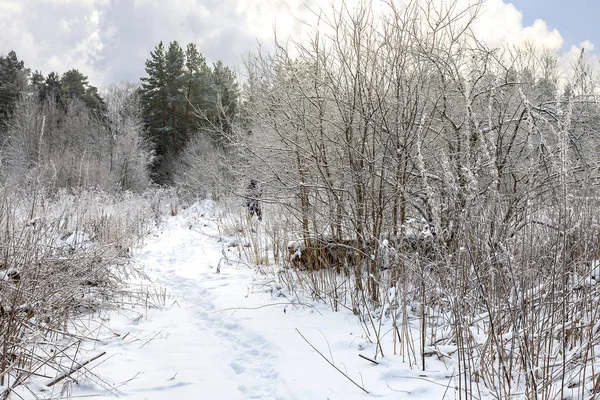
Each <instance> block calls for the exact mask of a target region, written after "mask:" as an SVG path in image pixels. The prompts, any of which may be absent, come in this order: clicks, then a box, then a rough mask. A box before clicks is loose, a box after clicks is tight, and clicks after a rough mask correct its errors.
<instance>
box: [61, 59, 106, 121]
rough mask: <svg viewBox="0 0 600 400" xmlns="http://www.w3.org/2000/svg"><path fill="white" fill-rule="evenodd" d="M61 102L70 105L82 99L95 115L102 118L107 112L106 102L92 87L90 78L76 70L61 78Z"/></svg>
mask: <svg viewBox="0 0 600 400" xmlns="http://www.w3.org/2000/svg"><path fill="white" fill-rule="evenodd" d="M60 86H61V100H62V102H63V104H68V103H69V101H71V100H73V99H80V100H82V101H83V102H84V104H85V105H86V106H87V108H88V109H89V110H90V111H92V113H93V114H95V115H96V116H98V117H100V116H102V115H103V114H105V112H106V105H105V104H104V100H103V99H102V97H100V94H99V93H98V89H97V88H96V87H95V86H92V85H90V83H89V81H88V77H87V76H85V75H83V74H82V73H81V72H79V71H78V70H76V69H71V70H69V71H67V72H65V73H64V74H63V75H62V77H61V78H60Z"/></svg>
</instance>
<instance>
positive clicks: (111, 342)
mask: <svg viewBox="0 0 600 400" xmlns="http://www.w3.org/2000/svg"><path fill="white" fill-rule="evenodd" d="M217 221H218V219H217V207H216V206H215V205H214V204H213V203H212V202H208V201H207V202H203V203H201V204H195V205H194V206H192V207H189V208H188V209H186V210H182V211H181V212H180V213H179V214H178V215H176V216H174V217H171V218H170V219H169V220H168V221H167V222H166V223H165V224H164V225H162V226H161V227H160V228H159V229H158V230H156V232H154V234H153V235H152V236H151V237H149V238H147V239H146V242H145V244H144V245H143V246H142V247H141V248H139V249H137V250H135V251H134V252H133V261H134V262H135V263H136V264H137V265H138V266H139V267H140V268H143V270H144V271H145V272H146V273H147V274H148V276H149V277H150V278H151V279H152V280H153V282H154V286H152V287H147V286H145V287H144V288H145V290H146V306H142V307H140V306H139V305H138V306H129V305H125V306H124V307H123V308H122V309H120V310H113V311H111V312H110V313H108V314H106V315H105V316H104V317H103V318H102V319H100V320H98V318H95V319H91V320H90V321H89V323H90V324H98V331H97V332H98V334H97V337H96V340H88V341H85V342H83V344H82V345H81V350H80V351H81V356H80V359H81V360H84V359H89V358H91V357H93V356H94V355H97V354H101V353H102V352H106V355H104V356H102V357H100V358H99V359H98V360H96V361H94V362H91V363H90V364H89V365H88V366H86V368H83V369H82V370H81V372H78V373H76V374H73V375H72V377H73V379H74V380H75V381H74V382H70V383H68V384H67V392H68V393H70V394H71V395H72V396H73V397H77V396H93V397H94V398H96V399H109V398H110V399H112V398H115V396H118V397H121V398H127V399H200V398H202V399H303V400H304V399H343V400H352V399H365V398H371V397H374V398H384V399H404V398H406V399H408V398H410V399H421V398H422V399H441V398H444V396H446V397H448V398H453V397H454V394H455V393H454V391H453V390H452V387H453V385H454V383H453V379H452V368H451V361H450V362H449V361H448V359H447V357H449V356H448V354H449V353H450V354H451V353H452V352H453V351H454V350H455V348H454V347H452V346H447V347H439V348H438V349H437V350H434V349H432V353H435V354H434V355H433V356H431V357H428V358H427V365H426V367H427V368H426V371H425V372H424V371H422V368H421V366H420V365H417V364H418V363H420V361H418V362H417V361H415V360H414V359H412V361H411V362H412V364H413V368H412V369H411V365H409V360H408V358H407V357H403V356H402V355H393V350H392V348H391V346H389V344H386V345H385V346H384V350H385V352H386V353H387V354H386V356H385V357H383V358H381V357H377V360H376V361H377V362H378V364H375V363H372V362H370V361H368V360H366V359H364V358H361V357H359V355H362V356H364V357H366V358H368V359H373V358H374V355H375V349H376V347H375V344H373V343H371V342H369V340H367V337H366V335H365V332H364V328H363V326H362V325H361V324H360V322H359V320H358V318H357V316H355V315H354V314H353V313H352V312H351V311H349V310H342V311H338V312H333V311H332V310H331V309H330V308H329V307H328V306H327V305H325V304H322V303H316V302H313V301H311V300H310V299H309V298H308V297H304V296H303V294H301V293H300V294H298V293H296V294H295V295H294V294H291V293H288V292H287V291H286V290H285V289H283V288H282V287H281V286H279V284H278V282H277V278H276V277H277V274H276V269H272V267H267V266H254V265H248V264H246V263H245V262H244V260H243V259H241V260H240V259H239V258H238V254H239V252H238V250H237V249H236V247H235V246H234V245H232V240H231V238H228V237H225V236H224V235H221V234H219V229H218V226H217ZM80 239H83V240H80ZM75 242H77V243H82V242H85V239H84V238H82V237H81V238H78V239H77V240H76V241H75ZM273 268H276V267H273ZM140 285H143V283H140ZM140 289H142V287H140ZM140 292H143V291H142V290H140ZM383 329H389V327H387V325H385V324H384V326H383ZM391 335H392V333H391V331H389V332H388V333H387V334H386V335H384V338H385V340H386V343H388V342H389V343H391V342H392V341H391V340H390V336H391ZM303 336H304V337H305V338H306V340H307V341H308V342H310V344H309V343H307V341H305V339H304V338H303ZM413 339H414V343H413V346H415V347H417V348H418V346H419V338H418V336H417V335H416V334H413ZM311 345H312V346H314V347H315V348H316V349H318V350H319V352H321V353H322V355H323V356H325V357H326V358H327V359H328V360H329V361H330V362H332V363H333V364H334V365H335V366H336V367H337V368H339V369H340V370H341V371H343V372H344V373H345V374H347V375H348V377H349V378H350V379H352V380H353V381H354V382H356V384H358V385H360V386H363V387H364V388H365V389H366V390H367V391H368V392H369V394H367V393H365V392H364V391H363V390H361V389H360V388H359V387H357V386H356V385H355V384H354V383H352V382H351V381H350V380H349V379H348V378H346V377H345V376H344V375H342V374H341V373H340V372H338V371H337V370H336V369H335V368H334V367H332V366H331V365H330V364H329V363H328V362H327V361H326V360H325V359H323V357H322V356H321V355H319V354H318V353H317V352H316V351H315V350H314V349H313V348H312V347H311ZM436 354H437V356H436ZM440 356H441V357H440ZM438 357H440V358H441V360H440V359H439V358H438ZM403 359H404V360H403ZM87 367H89V369H87ZM448 386H450V387H448ZM43 387H44V386H43V385H41V384H40V385H39V387H38V388H37V389H38V391H37V395H38V396H39V397H40V398H50V397H52V396H57V395H58V394H59V393H60V392H61V391H63V392H64V390H65V386H62V385H56V386H53V387H52V388H47V387H46V388H45V391H41V390H42V388H43Z"/></svg>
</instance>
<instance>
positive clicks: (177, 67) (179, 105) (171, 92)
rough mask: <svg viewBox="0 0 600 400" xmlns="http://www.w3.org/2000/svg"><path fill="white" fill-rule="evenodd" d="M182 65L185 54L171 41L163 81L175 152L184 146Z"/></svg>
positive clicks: (183, 64) (177, 44) (175, 42)
mask: <svg viewBox="0 0 600 400" xmlns="http://www.w3.org/2000/svg"><path fill="white" fill-rule="evenodd" d="M184 66H185V55H184V53H183V49H182V48H181V46H179V43H177V41H174V42H171V43H170V44H169V49H168V50H167V55H166V59H165V83H166V90H167V99H168V107H169V119H170V134H171V142H172V148H171V150H172V151H173V152H174V153H177V152H178V151H179V150H181V149H182V148H183V146H184V143H183V139H182V135H181V132H183V124H182V123H180V119H181V118H180V117H181V116H182V115H183V105H184V104H185V95H184V84H185V81H184V69H183V68H184Z"/></svg>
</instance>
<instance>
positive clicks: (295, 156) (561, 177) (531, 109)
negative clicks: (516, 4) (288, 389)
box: [0, 0, 600, 400]
mask: <svg viewBox="0 0 600 400" xmlns="http://www.w3.org/2000/svg"><path fill="white" fill-rule="evenodd" d="M378 4H379V3H378ZM380 8H381V9H380V10H379V9H378V11H374V8H372V7H371V6H370V5H368V4H366V3H365V4H363V5H360V6H357V7H349V6H347V5H342V7H341V8H336V9H334V10H329V11H328V12H324V13H323V14H322V16H321V17H320V18H319V24H318V25H316V26H315V27H314V28H313V29H312V32H311V34H310V36H307V37H302V38H295V39H294V40H290V41H286V42H282V41H280V40H278V38H274V41H275V43H276V46H275V50H274V51H266V50H264V49H262V48H261V47H260V46H259V47H257V50H256V51H255V52H254V53H252V54H248V55H245V56H244V66H243V68H242V69H241V70H240V71H235V70H234V69H233V68H232V67H230V66H227V65H225V64H224V63H222V62H220V61H217V62H214V63H209V62H207V60H206V59H205V58H204V56H203V55H202V53H201V52H202V49H200V48H198V47H197V46H196V45H195V44H194V43H189V44H187V43H186V44H184V43H178V42H177V41H175V40H172V41H169V40H170V38H165V42H160V43H158V44H156V46H155V47H154V48H153V49H147V51H148V58H147V60H146V64H145V71H146V75H145V76H142V77H140V81H139V82H137V83H123V84H119V85H113V86H110V87H106V88H100V89H99V88H97V87H95V86H94V85H93V82H89V80H88V77H86V76H85V75H84V74H83V73H81V72H80V71H78V70H77V69H72V70H69V71H56V72H49V73H47V74H45V73H44V72H42V71H38V70H35V69H34V68H35V67H36V66H30V65H26V64H25V63H24V62H23V61H22V60H20V59H19V57H18V54H16V53H15V52H14V51H11V52H9V53H7V54H4V55H0V143H1V146H0V251H1V254H0V349H1V355H0V390H1V394H0V398H2V399H9V398H10V399H12V398H15V399H16V398H44V399H46V398H68V397H69V396H73V398H76V397H77V396H76V394H77V393H80V392H78V390H80V389H78V387H84V388H86V387H87V388H88V389H89V387H90V385H92V386H93V385H96V386H95V387H96V388H98V387H99V388H101V389H102V390H106V391H108V392H109V394H111V395H112V397H115V396H117V394H118V392H117V391H116V390H117V389H116V388H115V387H113V386H111V385H110V384H109V383H107V382H108V381H104V380H103V379H102V373H101V372H98V371H99V370H96V369H94V368H92V367H91V366H92V365H93V363H94V362H97V361H95V359H93V357H92V356H93V355H94V354H95V353H99V351H98V350H96V351H95V352H94V351H91V352H88V353H84V352H83V350H81V349H80V347H81V346H83V345H82V344H81V343H83V342H84V341H86V340H88V341H89V340H92V341H94V340H96V341H98V342H100V339H98V337H99V336H100V334H99V333H97V332H99V331H98V329H100V328H99V325H98V324H96V323H95V322H94V321H98V320H102V321H104V320H105V319H102V318H103V316H105V315H108V314H107V313H117V314H118V313H121V315H123V314H122V313H124V311H123V310H124V309H127V310H131V309H135V310H142V311H140V315H141V316H142V317H143V316H144V315H146V313H148V309H149V308H150V309H157V310H160V309H167V311H166V312H170V311H169V307H171V306H173V304H175V303H176V302H178V301H179V300H180V299H178V298H177V296H175V294H173V293H171V290H170V289H168V288H169V286H168V284H167V283H165V282H162V281H160V280H159V279H154V278H155V277H153V275H152V271H146V270H144V268H142V267H140V264H139V263H137V262H136V261H135V260H137V258H136V257H140V248H143V246H144V245H145V244H147V243H148V241H149V240H151V238H152V237H154V236H153V235H158V233H157V232H167V231H168V228H167V227H168V226H171V225H169V223H170V222H169V221H179V222H178V223H180V224H181V227H180V228H181V229H182V232H186V231H187V232H188V233H189V234H192V233H193V231H194V230H195V229H200V230H202V231H203V232H204V230H205V229H208V228H206V227H207V226H209V225H210V223H213V222H214V224H215V225H214V231H212V230H211V231H210V232H211V235H215V237H218V240H217V239H215V242H214V243H213V245H214V246H213V247H214V248H215V249H217V250H216V251H217V253H218V254H217V256H216V259H215V261H214V263H213V264H214V265H213V264H211V265H212V266H211V268H213V267H214V268H213V269H212V270H211V271H210V273H208V272H207V277H208V278H206V279H209V278H210V279H214V278H211V277H214V276H216V274H220V276H221V277H224V276H225V275H224V274H226V273H230V272H227V271H237V270H239V271H243V272H239V273H243V274H246V273H247V274H246V275H244V277H245V278H244V279H249V280H252V281H253V282H255V283H256V282H257V280H259V281H258V282H262V283H260V285H259V284H256V285H255V286H252V288H253V289H248V293H250V292H252V290H254V288H255V287H256V286H257V285H258V286H260V290H259V291H260V293H262V294H264V293H266V292H268V293H269V298H275V300H273V301H276V302H275V303H273V306H279V305H281V304H282V302H283V303H285V304H288V305H289V306H285V307H286V308H282V309H283V312H280V313H277V314H269V321H270V323H273V324H275V325H280V324H281V320H279V318H284V317H285V318H288V315H289V314H293V313H296V314H300V313H302V312H306V313H308V312H309V311H311V310H313V311H314V310H321V311H320V312H323V313H325V312H328V313H330V314H327V315H331V316H332V317H331V324H334V323H335V321H341V319H338V318H337V317H336V316H337V315H344V318H345V319H346V320H348V321H350V320H351V321H353V323H354V324H355V325H356V326H357V327H358V328H356V329H355V330H354V331H353V334H354V335H356V338H357V339H356V340H360V342H361V343H362V344H360V345H359V347H360V357H362V358H361V359H359V357H358V350H356V349H354V350H353V348H352V346H350V345H349V346H350V347H351V348H350V349H344V351H345V352H348V353H349V354H350V356H349V357H352V362H353V363H355V364H348V363H346V364H345V365H344V366H343V367H342V366H340V363H339V358H338V359H337V361H338V362H337V363H336V362H335V361H334V359H335V357H336V346H331V347H329V348H328V347H327V346H328V345H327V344H326V345H325V347H322V348H321V352H322V353H323V354H321V352H320V353H319V354H320V355H319V354H316V353H315V352H314V351H313V349H315V347H312V348H311V347H310V346H313V345H314V344H315V341H318V340H320V341H323V337H324V336H321V335H323V333H321V334H317V336H313V338H312V339H308V340H307V338H305V337H304V336H303V335H302V333H300V332H301V331H303V327H301V326H296V327H295V330H294V329H292V330H291V331H290V332H288V333H282V334H281V335H282V337H283V335H289V336H294V337H296V338H297V339H299V340H300V342H299V343H300V345H301V346H306V348H305V349H303V353H302V354H316V357H315V358H313V359H312V361H311V364H310V366H309V368H314V366H313V364H315V365H319V367H318V368H322V369H323V370H326V371H328V373H331V374H335V375H337V376H340V377H341V378H342V379H343V380H345V383H340V385H343V386H344V390H348V391H349V392H351V393H352V395H353V396H358V397H356V398H368V397H370V395H371V394H373V393H375V394H377V393H378V394H379V397H382V398H448V399H511V398H515V399H517V398H518V399H544V400H546V399H547V400H550V399H571V398H573V399H591V398H595V396H596V395H597V393H598V392H599V391H600V371H599V370H598V368H599V365H600V347H599V346H600V324H598V317H599V315H600V285H598V284H597V282H598V280H600V261H599V260H600V214H599V213H598V210H599V207H600V191H599V193H596V188H597V186H596V185H597V184H598V183H599V179H600V158H599V157H598V152H599V151H600V136H598V134H599V132H600V131H599V129H600V103H599V102H598V101H597V98H596V96H597V95H598V93H599V91H600V80H599V79H598V78H599V76H598V75H597V67H598V60H594V59H593V58H592V57H590V56H588V54H587V53H586V52H585V50H582V51H581V52H580V54H578V57H576V58H575V59H574V60H572V62H570V64H569V65H568V66H567V67H565V66H564V65H562V63H561V60H560V57H559V54H557V52H555V51H551V50H548V49H545V48H541V47H538V46H536V44H535V43H528V44H526V45H523V46H520V47H516V46H504V47H490V46H488V45H487V44H486V43H484V42H482V41H481V40H479V39H478V37H477V36H476V35H475V34H474V32H473V29H472V27H473V24H474V23H476V21H477V19H478V17H479V13H480V7H479V3H475V4H473V5H471V6H467V7H463V8H461V7H460V6H459V4H458V2H455V3H451V4H446V5H443V4H442V3H441V2H439V1H435V0H426V1H421V0H419V1H417V0H414V1H409V2H407V3H405V4H403V5H397V4H395V3H394V2H381V4H380ZM168 41H169V43H168V44H167V42H168ZM46 72H48V71H46ZM250 182H254V183H253V184H252V187H251V189H252V190H248V185H249V183H250ZM209 209H210V212H211V213H214V214H211V215H213V219H212V220H210V221H212V222H198V221H204V220H202V218H209V214H208V213H209V211H207V210H209ZM257 210H259V211H258V217H261V218H260V220H259V218H257V215H249V211H250V212H251V213H252V214H256V211H257ZM177 218H179V219H177ZM206 221H209V220H208V219H207V220H206ZM196 223H197V225H194V224H196ZM171 224H173V222H171ZM207 224H209V225H207ZM169 229H170V228H169ZM182 235H183V233H182ZM207 235H208V234H207ZM206 237H207V238H208V237H209V236H206ZM206 240H209V239H206ZM206 243H208V242H206ZM211 243H212V242H211ZM206 246H208V244H207V245H206ZM206 251H207V252H208V250H206ZM141 254H142V255H147V254H146V253H144V252H143V251H142V252H141ZM206 254H208V253H206ZM166 257H167V256H165V259H166ZM173 257H176V256H173ZM200 257H202V256H200ZM206 257H208V256H206ZM188 261H189V260H188ZM156 268H159V267H158V266H157V267H156ZM166 276H167V281H168V279H171V282H174V278H172V277H171V278H169V276H170V275H169V274H167V275H166ZM223 279H224V281H227V280H226V279H225V278H223ZM232 279H233V278H232ZM244 285H246V286H244V288H246V287H248V285H250V284H248V283H244ZM265 288H267V289H265ZM167 289H168V290H167ZM174 290H175V289H174ZM244 290H245V289H243V290H242V291H244ZM257 290H258V289H257ZM182 293H183V292H182ZM244 294H246V297H248V294H247V293H242V294H241V298H242V299H243V298H244ZM183 297H184V296H183V295H182V298H183ZM250 297H252V296H250ZM222 304H225V305H226V306H227V307H229V308H236V307H238V308H240V309H243V307H242V305H241V304H242V303H234V302H233V301H232V300H231V297H230V298H229V300H227V299H225V300H223V303H222ZM175 307H177V306H175ZM224 307H225V306H223V308H224ZM248 307H250V306H248ZM252 307H254V308H257V309H261V310H263V308H262V307H263V304H259V303H256V304H253V305H252ZM281 307H284V306H281ZM229 308H228V309H229ZM267 308H269V309H271V308H274V307H267ZM313 311H311V312H313ZM127 312H132V311H127ZM211 312H212V311H211ZM230 314H231V313H230ZM296 314H294V315H296ZM111 315H112V314H111ZM126 315H129V314H126ZM206 315H208V316H211V315H213V314H211V313H208V312H207V314H206ZM228 315H229V314H228ZM257 315H258V314H249V317H248V318H259V317H258V316H257ZM303 315H304V314H303ZM237 316H238V314H232V318H236V317H237ZM207 318H209V317H207ZM210 318H216V317H210ZM274 318H277V319H275V320H273V319H274ZM142 319H143V318H142ZM209 321H212V323H213V324H214V323H216V320H215V319H209ZM219 321H220V320H219ZM236 321H237V320H236ZM240 323H241V322H240ZM100 325H102V326H104V325H105V323H104V322H103V323H102V324H100ZM224 326H226V325H224ZM327 326H328V325H327V321H325V322H324V323H323V325H322V328H323V329H327ZM255 329H259V328H258V327H256V328H255ZM304 329H306V328H304ZM296 331H298V332H297V333H296ZM328 332H332V331H328ZM298 333H300V335H298ZM346 334H347V333H346ZM115 335H116V334H115ZM265 335H267V334H265ZM334 335H335V333H330V335H329V336H328V338H327V339H329V340H331V341H332V342H335V341H336V340H337V339H335V337H334ZM116 336H119V335H116ZM125 336H127V335H125ZM240 336H241V335H240ZM300 336H302V337H300ZM253 337H254V336H250V338H253ZM236 338H237V336H236ZM315 338H316V339H315ZM118 339H119V340H121V339H123V340H125V338H124V337H123V335H121V336H119V338H118ZM302 339H304V341H303V340H302ZM239 340H240V341H241V340H242V338H239ZM144 341H145V340H144ZM240 343H241V342H240ZM307 343H308V344H307ZM309 344H310V346H309ZM347 347H348V346H347ZM315 350H316V349H315ZM340 351H341V350H340ZM104 357H107V356H104ZM302 357H309V356H308V355H303V356H302ZM337 357H341V356H339V355H337ZM323 358H324V359H325V360H323ZM325 361H327V363H326V362H325ZM240 362H243V360H242V361H240ZM88 363H89V365H88V366H87V367H86V366H85V365H86V364H88ZM321 364H323V365H321ZM257 365H258V363H257ZM352 368H356V369H359V368H368V369H369V370H368V371H366V372H362V373H360V375H359V372H357V371H356V370H354V371H353V370H352ZM386 368H387V369H386ZM234 369H235V368H234ZM274 369H277V368H274ZM285 371H286V369H285V368H281V371H280V375H281V377H280V379H282V380H283V379H284V378H285V377H286V376H287V375H286V372H285ZM382 371H383V372H382ZM386 371H387V372H386ZM390 371H404V372H403V373H404V374H409V373H410V374H413V375H411V376H414V377H415V378H414V379H420V380H419V381H418V383H419V384H420V385H422V388H421V389H418V388H416V389H414V390H413V389H407V388H406V387H405V386H403V385H402V384H399V383H398V382H397V381H396V380H394V379H397V377H396V378H394V376H392V375H394V374H392V372H390ZM432 371H435V373H434V372H432ZM235 372H236V373H238V370H237V369H235ZM288 373H289V372H288ZM289 374H291V373H289ZM363 374H364V375H363ZM369 374H370V375H369ZM386 374H387V375H386ZM171 375H172V374H171ZM361 377H362V378H364V379H361ZM369 377H373V381H372V382H370V385H369V379H368V378H369ZM375 377H376V378H375ZM345 378H347V379H345ZM313 379H314V378H313ZM55 381H56V382H55ZM40 382H41V383H40ZM84 382H87V383H84ZM90 382H91V383H90ZM50 383H51V384H52V385H50ZM413 383H414V382H413ZM253 384H254V385H255V386H256V385H258V384H257V383H256V382H254V383H253ZM304 384H306V385H311V384H308V383H306V382H301V383H295V385H297V386H298V387H303V385H304ZM86 385H87V386H86ZM428 385H429V386H428ZM431 385H433V386H432V387H437V389H436V390H440V391H439V392H428V391H427V390H428V389H427V388H428V387H430V386H431ZM283 386H284V385H283V383H282V384H281V387H283ZM369 386H370V388H369ZM252 387H254V386H252ZM311 387H312V386H311ZM391 387H395V388H396V389H397V390H392V389H390V388H391ZM40 388H44V389H43V390H42V389H40ZM255 389H257V390H258V389H262V387H259V386H256V388H255ZM282 390H283V389H282ZM311 390H312V392H311V393H313V394H314V395H315V396H316V397H311V396H309V395H304V396H303V395H298V396H297V397H294V396H292V395H289V394H285V393H284V392H277V393H275V392H268V393H267V392H264V393H263V392H260V391H259V392H256V393H258V394H256V393H254V394H253V395H252V394H251V393H249V392H244V390H242V389H240V391H241V392H244V393H245V395H247V396H248V397H241V398H266V399H270V398H273V399H275V398H281V399H286V398H298V399H301V398H325V397H324V396H330V397H327V398H332V399H334V398H342V397H336V395H335V394H331V393H319V392H318V390H319V388H318V387H314V388H313V389H311ZM370 390H372V391H373V393H369V391H370ZM419 390H422V391H419ZM96 393H97V392H96ZM282 393H284V394H282ZM432 393H435V394H432ZM198 396H199V397H194V398H204V397H202V396H201V395H198ZM215 396H217V394H211V396H208V397H206V398H218V397H215ZM232 396H233V395H232ZM318 396H321V397H318ZM109 397H110V396H109ZM109 397H107V398H109ZM112 397H111V398H112ZM121 397H124V398H137V397H134V396H123V395H122V396H121ZM140 398H142V397H140ZM156 398H161V397H156ZM182 398H188V397H185V396H184V397H182ZM189 398H191V397H189ZM222 398H235V397H228V396H225V397H222ZM344 398H348V396H347V395H346V396H345V397H344ZM351 398H355V397H351Z"/></svg>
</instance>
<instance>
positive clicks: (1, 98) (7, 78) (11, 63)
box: [0, 50, 30, 123]
mask: <svg viewBox="0 0 600 400" xmlns="http://www.w3.org/2000/svg"><path fill="white" fill-rule="evenodd" d="M29 72H30V71H29V69H28V68H25V63H24V62H23V61H22V60H19V59H18V57H17V54H16V53H15V52H14V51H12V50H11V51H10V52H9V53H8V54H7V55H6V56H4V57H0V123H3V122H5V121H6V120H7V118H8V116H9V115H10V113H11V112H12V111H13V109H14V107H15V104H16V103H17V101H18V100H19V97H20V95H21V91H22V90H23V89H25V87H26V86H27V78H28V76H29Z"/></svg>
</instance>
